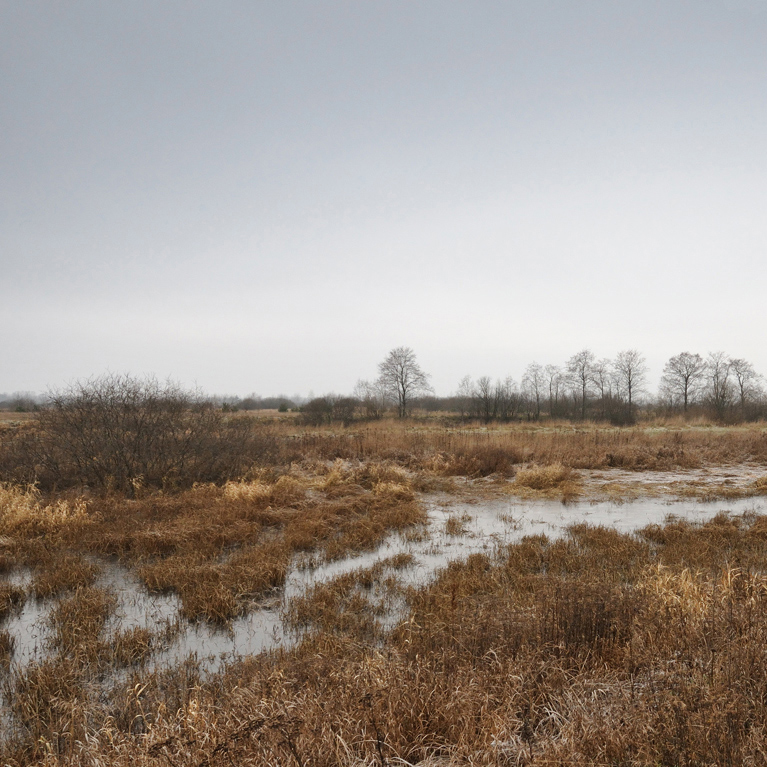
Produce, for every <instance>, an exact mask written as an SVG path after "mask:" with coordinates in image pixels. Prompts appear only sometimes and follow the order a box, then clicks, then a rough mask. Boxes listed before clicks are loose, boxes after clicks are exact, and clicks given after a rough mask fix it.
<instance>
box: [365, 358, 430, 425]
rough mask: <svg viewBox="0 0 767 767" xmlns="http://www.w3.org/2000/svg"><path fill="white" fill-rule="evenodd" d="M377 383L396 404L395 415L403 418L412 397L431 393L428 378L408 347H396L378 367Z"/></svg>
mask: <svg viewBox="0 0 767 767" xmlns="http://www.w3.org/2000/svg"><path fill="white" fill-rule="evenodd" d="M378 373H379V375H378V382H379V384H380V385H381V386H382V387H383V389H384V390H385V391H386V392H387V393H388V394H389V395H390V396H391V397H392V398H393V399H394V401H395V402H396V403H397V414H398V415H399V417H400V418H404V417H405V416H406V415H407V413H408V408H409V407H410V403H411V401H412V400H413V398H414V397H418V396H420V395H423V394H429V393H431V392H432V391H433V389H432V388H431V386H430V385H429V376H428V375H427V374H426V373H424V371H423V370H421V366H420V365H419V364H418V362H417V361H416V358H415V352H414V351H413V350H412V349H411V348H410V347H408V346H398V347H397V348H396V349H392V350H391V351H390V352H389V354H387V355H386V359H385V360H384V361H383V362H381V363H380V364H379V365H378Z"/></svg>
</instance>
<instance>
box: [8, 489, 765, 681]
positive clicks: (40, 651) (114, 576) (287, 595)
mask: <svg viewBox="0 0 767 767" xmlns="http://www.w3.org/2000/svg"><path fill="white" fill-rule="evenodd" d="M424 503H425V504H426V507H427V511H428V517H429V523H428V527H427V530H426V531H424V534H420V535H419V534H417V531H415V533H416V534H414V533H413V532H411V533H410V534H408V533H405V534H404V535H400V534H395V535H392V536H390V537H389V538H388V539H387V540H386V541H385V542H384V543H383V544H382V545H381V546H380V547H379V548H378V549H376V550H375V551H373V552H367V553H364V554H360V555H359V556H354V557H349V558H347V559H343V560H338V561H335V562H330V563H325V564H322V565H320V566H318V567H315V568H311V569H308V568H307V569H301V568H300V567H299V564H300V560H296V563H295V565H294V567H293V568H292V569H291V571H290V573H289V575H288V578H287V581H286V583H285V587H284V590H283V593H282V597H281V601H279V600H278V601H276V602H275V603H273V604H270V605H269V607H268V608H261V609H256V610H254V611H253V612H251V613H250V614H248V615H245V616H242V617H240V618H238V619H236V620H234V621H233V622H232V624H231V626H230V627H228V628H218V627H214V626H211V625H210V624H207V623H204V622H200V623H188V622H186V621H183V620H182V619H180V618H179V608H180V600H179V599H178V597H176V596H173V595H154V594H149V593H148V592H147V591H146V590H145V589H144V588H143V587H142V586H141V584H140V582H139V581H138V580H137V579H136V578H135V577H134V576H133V575H132V574H131V573H130V572H129V571H128V570H127V569H126V568H124V567H122V566H121V565H118V564H115V563H110V562H102V563H100V564H101V565H102V575H101V576H100V577H99V579H98V580H97V584H96V585H98V586H101V587H105V588H109V589H110V590H112V591H113V592H114V594H115V595H116V597H117V600H118V602H117V608H116V610H115V613H114V615H113V616H112V618H111V619H110V621H109V623H108V625H107V635H108V636H109V635H114V633H116V632H118V631H125V630H126V629H130V628H135V627H143V628H147V629H149V630H151V631H153V632H157V633H162V632H163V630H164V629H167V627H168V625H169V624H173V623H174V622H176V621H179V624H178V625H179V627H180V628H179V631H178V632H177V633H176V634H175V635H172V633H170V634H168V636H170V638H169V639H166V640H164V641H165V644H164V645H161V646H160V648H159V649H158V650H156V651H155V652H154V654H153V655H152V656H151V658H150V659H149V661H148V664H147V666H148V668H163V667H168V666H172V665H175V664H176V663H177V662H179V661H182V660H184V659H186V658H188V657H189V656H190V655H192V656H194V657H195V658H196V659H197V660H198V661H199V662H200V665H201V667H202V668H203V669H204V670H206V671H216V670H217V669H219V668H220V667H221V666H222V665H223V664H225V663H227V662H231V661H233V660H236V659H238V658H242V657H246V656H248V655H253V654H257V653H259V652H262V651H264V650H269V649H273V648H276V647H279V646H283V647H287V646H289V645H290V644H292V643H293V642H295V641H296V637H297V636H300V632H299V633H298V634H297V633H296V632H295V631H289V630H287V629H286V628H285V627H284V626H283V622H282V619H281V611H282V609H283V608H284V607H285V606H286V605H287V604H288V603H289V602H290V600H291V599H293V598H295V597H297V596H300V595H303V594H304V593H305V591H306V590H307V589H308V588H310V587H311V586H313V585H315V584H317V583H322V582H325V581H328V580H331V579H332V578H335V577H336V576H339V575H342V574H344V573H348V572H351V571H353V570H358V569H361V568H369V567H372V566H373V565H375V564H376V563H378V562H380V561H381V560H385V559H388V558H390V557H393V556H395V555H397V554H410V555H411V556H412V557H413V564H412V565H410V566H408V567H406V568H404V569H402V570H398V571H397V576H398V577H399V579H400V580H401V582H402V583H403V584H404V585H413V586H418V585H423V584H425V583H427V582H428V581H429V580H430V579H431V578H433V577H434V576H435V573H436V572H437V571H439V570H440V569H441V568H443V567H444V566H445V565H447V563H448V562H450V561H452V560H456V559H464V558H466V557H467V556H469V555H470V554H473V553H477V552H485V553H488V554H492V553H494V551H495V550H496V549H497V548H498V547H499V546H502V545H504V544H508V543H512V542H514V541H516V540H519V539H520V538H522V537H523V536H525V535H531V534H539V533H544V534H545V535H547V536H549V537H557V536H560V535H563V534H565V532H566V529H567V527H568V526H570V525H572V524H575V523H581V522H585V523H588V524H591V525H605V526H609V527H612V528H614V529H616V530H619V531H621V532H628V531H632V530H636V529H638V528H641V527H644V526H645V525H647V524H651V523H660V522H663V521H664V520H665V519H666V518H667V517H668V516H670V515H673V516H674V517H677V518H682V519H687V520H690V521H693V522H702V521H705V520H707V519H710V518H712V517H714V516H715V515H716V514H718V513H719V512H722V511H729V512H732V513H733V514H742V513H743V512H745V511H753V512H756V513H762V514H764V513H767V504H766V503H765V501H763V500H762V499H759V498H747V499H739V500H729V501H727V500H723V501H714V502H709V503H696V502H691V501H676V502H669V501H668V500H663V499H659V498H647V499H640V500H635V501H631V502H627V503H622V504H616V503H612V502H598V503H574V504H569V505H563V504H562V503H560V502H558V501H521V500H519V499H515V498H504V499H496V500H492V501H487V502H482V503H465V502H463V503H462V502H459V501H455V500H454V499H452V498H450V497H444V498H437V499H434V498H428V499H425V500H424ZM451 517H452V518H457V519H458V520H460V523H461V524H452V525H448V524H447V522H448V520H449V519H450V518H451ZM450 530H453V531H456V530H460V531H461V532H460V534H453V535H451V534H450V532H449V531H450ZM30 577H31V575H30V573H29V572H17V573H14V574H13V575H12V576H11V577H10V578H9V580H11V581H12V582H14V583H16V584H18V585H20V586H25V587H26V586H28V584H29V581H30ZM54 604H55V602H54V601H52V600H46V601H42V602H40V601H37V600H35V599H34V598H32V597H30V598H28V599H27V601H26V603H25V605H24V607H23V609H22V610H21V611H20V613H18V614H16V615H12V616H10V617H8V618H7V619H6V620H5V622H4V623H3V624H2V628H4V629H5V630H7V631H8V632H9V633H10V634H11V636H13V638H14V639H15V648H16V649H15V653H14V655H13V659H12V673H18V671H19V670H21V669H23V668H24V667H25V666H26V665H27V664H29V663H30V662H36V661H40V660H43V659H44V658H45V657H46V655H47V653H48V645H47V638H48V628H47V620H48V616H49V614H50V611H51V609H52V608H53V606H54ZM392 620H393V619H392V617H391V616H384V617H383V618H382V621H383V623H384V624H385V625H389V626H390V625H391V623H392Z"/></svg>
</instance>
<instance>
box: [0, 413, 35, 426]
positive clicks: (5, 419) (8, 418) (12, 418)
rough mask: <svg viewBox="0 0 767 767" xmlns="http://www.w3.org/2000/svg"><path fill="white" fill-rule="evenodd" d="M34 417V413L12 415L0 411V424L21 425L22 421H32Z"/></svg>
mask: <svg viewBox="0 0 767 767" xmlns="http://www.w3.org/2000/svg"><path fill="white" fill-rule="evenodd" d="M36 417H37V414H36V413H13V412H8V411H6V410H0V423H22V422H24V421H33V420H34V419H35V418H36Z"/></svg>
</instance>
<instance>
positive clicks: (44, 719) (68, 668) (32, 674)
mask: <svg viewBox="0 0 767 767" xmlns="http://www.w3.org/2000/svg"><path fill="white" fill-rule="evenodd" d="M84 681H85V680H84V677H83V670H82V667H81V666H80V665H79V664H78V663H77V662H76V661H74V660H73V659H71V658H66V657H61V656H55V657H53V658H51V659H49V660H45V661H42V662H40V663H33V664H31V665H29V666H28V667H26V668H25V669H24V670H23V671H21V672H20V674H19V675H18V677H17V678H16V679H15V680H14V682H13V683H12V698H11V700H12V703H11V709H12V711H13V714H14V718H15V722H16V723H17V724H18V726H19V727H20V728H21V731H22V732H23V733H24V735H25V737H24V738H23V740H22V741H21V743H18V744H16V745H15V747H14V748H13V751H14V752H15V753H16V762H17V763H18V764H30V763H33V762H34V761H36V760H37V759H41V758H43V756H44V755H45V757H46V758H48V759H49V760H51V761H53V763H54V764H55V762H56V761H57V760H58V759H59V758H61V759H62V760H63V761H64V760H67V759H68V758H71V757H72V756H73V754H74V749H75V744H76V743H77V742H80V743H85V742H86V734H87V733H88V731H89V726H88V718H89V716H90V715H91V709H90V707H89V706H88V695H87V690H86V688H85V686H84ZM9 746H10V747H13V744H12V743H11V744H7V746H6V747H9Z"/></svg>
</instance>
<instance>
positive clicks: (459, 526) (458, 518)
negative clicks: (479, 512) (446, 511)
mask: <svg viewBox="0 0 767 767" xmlns="http://www.w3.org/2000/svg"><path fill="white" fill-rule="evenodd" d="M469 521H471V515H469V514H451V515H450V516H449V517H448V518H447V520H446V521H445V533H447V535H456V536H458V535H463V534H464V533H465V532H466V523H467V522H469Z"/></svg>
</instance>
